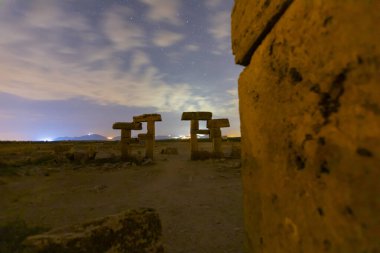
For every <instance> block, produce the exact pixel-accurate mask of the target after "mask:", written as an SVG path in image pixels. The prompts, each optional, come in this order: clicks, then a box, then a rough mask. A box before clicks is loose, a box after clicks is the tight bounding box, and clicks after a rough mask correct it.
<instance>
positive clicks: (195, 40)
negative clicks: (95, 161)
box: [0, 0, 241, 140]
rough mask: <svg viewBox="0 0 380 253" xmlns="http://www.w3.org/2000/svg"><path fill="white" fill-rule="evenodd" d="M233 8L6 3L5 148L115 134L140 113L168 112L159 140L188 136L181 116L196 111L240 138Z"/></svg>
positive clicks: (192, 0)
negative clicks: (224, 123)
mask: <svg viewBox="0 0 380 253" xmlns="http://www.w3.org/2000/svg"><path fill="white" fill-rule="evenodd" d="M232 5H233V0H27V1H26V0H5V1H4V0H0V140H45V139H51V138H55V137H59V136H81V135H85V134H88V133H89V132H91V133H97V134H101V135H104V136H117V135H120V133H119V132H118V131H115V130H112V124H113V123H114V122H116V121H131V120H132V117H133V116H134V115H139V114H143V113H161V114H162V118H163V121H162V122H159V123H157V124H156V134H157V135H169V134H171V135H188V134H189V125H190V124H189V122H187V121H185V122H182V121H181V120H180V119H181V114H182V112H183V111H199V110H202V111H211V112H213V115H214V118H218V117H223V118H224V117H228V118H229V119H230V123H231V127H230V128H229V129H223V130H222V133H223V134H226V135H232V136H240V125H239V115H238V99H237V79H238V74H239V72H240V71H241V68H240V67H239V66H237V65H235V64H234V61H233V57H232V53H231V49H230V47H231V46H230V44H231V43H230V13H231V9H232ZM201 126H204V124H201ZM136 133H137V132H136Z"/></svg>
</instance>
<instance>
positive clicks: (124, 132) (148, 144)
mask: <svg viewBox="0 0 380 253" xmlns="http://www.w3.org/2000/svg"><path fill="white" fill-rule="evenodd" d="M156 121H161V115H160V114H142V115H139V116H134V117H133V122H115V123H114V124H113V126H112V128H113V129H119V130H121V139H120V144H121V145H120V146H121V159H122V160H123V161H129V160H131V159H132V155H131V147H130V144H131V143H137V142H138V141H144V142H145V157H146V158H150V159H152V160H153V150H154V143H155V122H156ZM145 122H146V123H147V133H145V134H139V135H138V139H136V138H132V133H131V132H132V130H142V123H145Z"/></svg>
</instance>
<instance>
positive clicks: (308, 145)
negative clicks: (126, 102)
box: [233, 0, 380, 253]
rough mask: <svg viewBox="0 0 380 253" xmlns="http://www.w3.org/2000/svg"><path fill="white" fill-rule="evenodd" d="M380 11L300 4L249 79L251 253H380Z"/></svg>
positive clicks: (246, 128) (365, 4)
mask: <svg viewBox="0 0 380 253" xmlns="http://www.w3.org/2000/svg"><path fill="white" fill-rule="evenodd" d="M245 2H247V1H244V0H242V1H239V0H236V6H237V5H238V4H242V3H245ZM255 2H257V1H255ZM263 2H264V1H259V2H257V3H258V4H263ZM379 9H380V2H379V1H317V0H315V1H304V0H295V1H293V3H292V4H291V5H290V7H289V8H288V9H287V11H286V12H285V13H284V15H283V16H282V17H281V18H280V19H279V21H278V22H277V24H276V25H275V26H274V28H273V29H272V30H271V32H270V33H269V34H268V35H267V36H266V37H265V38H264V39H263V40H262V42H261V45H260V46H259V47H257V49H256V51H255V53H254V54H253V56H252V58H251V59H250V64H249V66H248V67H247V68H246V69H245V70H244V71H243V73H242V74H241V76H240V79H239V104H240V105H239V107H240V117H241V134H242V174H243V189H244V210H245V211H244V212H245V226H246V231H247V249H248V250H247V251H248V252H270V253H273V252H282V253H288V252H289V253H290V252H345V253H354V252H379V251H380V241H379V239H378V238H379V228H380V216H379V213H380V198H379V196H380V187H379V186H378V184H379V183H378V179H379V178H380V170H379V168H380V127H379V126H380V86H379V83H380V47H379V41H380V33H378V32H374V31H377V30H378V24H379V23H380V12H379V11H378V10H379ZM235 11H236V10H235ZM247 13H249V12H248V11H247ZM233 18H235V19H239V18H240V17H238V16H237V15H236V14H235V15H234V16H233ZM255 19H256V18H255ZM233 22H234V21H233ZM235 22H237V21H235ZM252 26H254V25H252ZM233 29H234V26H233ZM233 34H235V37H234V38H233V40H236V41H238V40H241V39H244V37H242V38H240V37H236V34H238V33H236V32H235V33H234V32H233ZM239 50H240V49H239ZM242 53H243V54H244V53H245V52H242Z"/></svg>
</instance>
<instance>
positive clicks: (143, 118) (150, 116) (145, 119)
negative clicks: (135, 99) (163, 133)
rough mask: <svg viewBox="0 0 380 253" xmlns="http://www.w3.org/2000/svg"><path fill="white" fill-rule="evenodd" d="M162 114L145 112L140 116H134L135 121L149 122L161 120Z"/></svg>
mask: <svg viewBox="0 0 380 253" xmlns="http://www.w3.org/2000/svg"><path fill="white" fill-rule="evenodd" d="M161 120H162V119H161V115H160V114H155V113H154V114H143V115H139V116H134V117H133V121H134V122H148V121H161Z"/></svg>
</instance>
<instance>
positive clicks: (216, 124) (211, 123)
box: [181, 112, 230, 160]
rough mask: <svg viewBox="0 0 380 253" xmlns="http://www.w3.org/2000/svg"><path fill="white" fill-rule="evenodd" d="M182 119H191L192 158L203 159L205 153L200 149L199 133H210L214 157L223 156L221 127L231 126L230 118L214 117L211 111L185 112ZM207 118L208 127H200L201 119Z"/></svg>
mask: <svg viewBox="0 0 380 253" xmlns="http://www.w3.org/2000/svg"><path fill="white" fill-rule="evenodd" d="M181 120H190V121H191V122H190V144H191V155H190V159H191V160H198V159H203V158H204V155H203V154H202V153H201V152H200V151H199V149H198V137H197V134H204V135H209V136H210V139H211V140H212V144H213V145H212V146H213V153H212V154H211V156H212V157H214V158H221V157H223V152H222V132H221V130H220V129H221V128H223V127H229V126H230V122H229V121H228V119H212V113H211V112H183V113H182V118H181ZM200 120H206V121H207V128H208V129H199V121H200Z"/></svg>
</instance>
